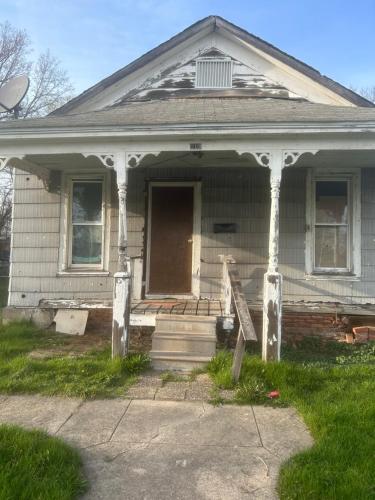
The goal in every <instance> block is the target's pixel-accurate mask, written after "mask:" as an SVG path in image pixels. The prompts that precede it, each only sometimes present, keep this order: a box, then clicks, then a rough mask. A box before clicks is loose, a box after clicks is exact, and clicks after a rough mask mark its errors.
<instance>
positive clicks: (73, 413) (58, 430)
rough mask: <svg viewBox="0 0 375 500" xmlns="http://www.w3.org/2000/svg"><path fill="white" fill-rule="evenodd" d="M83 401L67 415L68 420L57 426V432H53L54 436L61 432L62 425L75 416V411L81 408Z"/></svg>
mask: <svg viewBox="0 0 375 500" xmlns="http://www.w3.org/2000/svg"><path fill="white" fill-rule="evenodd" d="M83 403H84V401H83V400H82V401H81V402H80V403H79V404H78V406H77V408H75V409H74V410H73V411H72V413H70V414H69V416H68V418H66V419H65V421H64V422H63V423H62V424H61V425H60V426H59V428H58V429H57V431H55V432H54V434H55V436H56V435H57V434H58V433H59V432H60V431H61V429H62V428H63V427H64V425H65V424H66V423H67V422H69V420H70V419H71V418H72V416H73V415H75V414H76V413H77V411H78V410H79V409H80V408H81V406H82V405H83Z"/></svg>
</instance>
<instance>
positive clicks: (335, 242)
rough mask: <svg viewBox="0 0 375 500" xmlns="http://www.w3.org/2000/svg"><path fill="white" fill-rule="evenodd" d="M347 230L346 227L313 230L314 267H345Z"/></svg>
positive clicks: (318, 227)
mask: <svg viewBox="0 0 375 500" xmlns="http://www.w3.org/2000/svg"><path fill="white" fill-rule="evenodd" d="M347 242H348V228H347V227H346V226H333V227H324V226H317V227H316V229H315V266H316V267H320V268H324V267H329V268H346V267H347V259H348V256H347Z"/></svg>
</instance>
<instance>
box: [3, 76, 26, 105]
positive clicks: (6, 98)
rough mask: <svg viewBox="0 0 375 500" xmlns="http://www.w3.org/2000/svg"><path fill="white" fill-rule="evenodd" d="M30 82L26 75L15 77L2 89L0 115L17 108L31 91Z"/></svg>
mask: <svg viewBox="0 0 375 500" xmlns="http://www.w3.org/2000/svg"><path fill="white" fill-rule="evenodd" d="M29 85H30V81H29V77H28V76H26V75H20V76H15V77H14V78H11V79H10V80H8V81H7V82H6V84H5V85H3V86H2V87H0V113H6V112H7V113H9V112H10V111H13V110H14V109H16V108H17V106H18V105H19V103H20V102H21V101H22V99H23V98H24V97H25V95H26V92H27V91H28V89H29Z"/></svg>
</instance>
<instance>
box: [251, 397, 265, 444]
mask: <svg viewBox="0 0 375 500" xmlns="http://www.w3.org/2000/svg"><path fill="white" fill-rule="evenodd" d="M250 408H251V411H252V413H253V417H254V422H255V426H256V428H257V431H258V436H259V441H260V444H261V446H262V447H263V448H264V444H263V439H262V436H261V435H260V429H259V425H258V421H257V418H256V416H255V411H254V408H253V407H252V406H250Z"/></svg>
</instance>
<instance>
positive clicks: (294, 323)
mask: <svg viewBox="0 0 375 500" xmlns="http://www.w3.org/2000/svg"><path fill="white" fill-rule="evenodd" d="M291 309H292V308H291V306H289V307H288V308H287V310H284V311H283V316H282V341H283V342H286V343H289V344H292V345H294V344H298V343H299V342H300V341H301V340H302V339H303V338H304V337H317V338H319V339H321V340H322V341H328V340H336V341H344V340H345V338H346V334H348V333H351V332H352V330H353V327H358V326H375V314H374V315H360V314H355V315H349V314H337V315H336V314H335V313H326V312H325V313H319V312H297V311H293V310H291ZM56 311H57V310H54V309H40V308H18V307H7V308H5V309H3V322H4V323H6V322H9V321H14V320H17V319H26V320H31V321H33V322H34V323H35V324H36V325H37V326H39V327H40V328H48V327H49V326H50V325H51V323H52V321H53V317H54V315H55V313H56ZM250 313H251V317H252V319H253V322H254V327H255V330H256V332H257V335H258V338H259V340H261V338H262V311H261V310H260V309H259V308H257V309H254V310H253V309H251V308H250ZM86 331H87V332H89V333H90V334H91V333H93V334H95V333H98V334H102V335H108V336H110V335H111V331H112V309H111V308H100V309H99V308H98V309H89V316H88V320H87V328H86ZM153 331H154V327H149V326H148V327H146V326H143V327H140V326H132V327H130V339H129V340H130V350H131V351H141V352H149V351H150V350H151V336H152V333H153ZM237 332H238V325H236V324H235V326H234V329H233V330H232V331H228V330H225V329H224V328H223V325H222V322H221V321H218V326H217V337H218V348H224V347H225V348H229V349H232V348H234V346H235V344H236V340H237Z"/></svg>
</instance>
